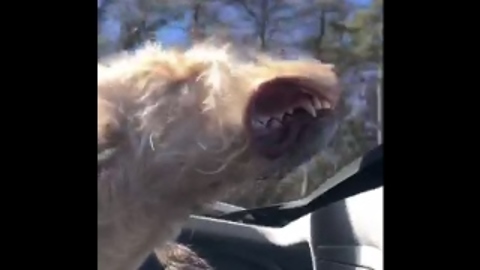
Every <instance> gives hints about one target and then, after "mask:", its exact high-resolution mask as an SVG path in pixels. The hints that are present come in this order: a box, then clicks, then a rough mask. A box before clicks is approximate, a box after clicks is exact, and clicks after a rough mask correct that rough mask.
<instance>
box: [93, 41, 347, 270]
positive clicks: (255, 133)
mask: <svg viewBox="0 0 480 270" xmlns="http://www.w3.org/2000/svg"><path fill="white" fill-rule="evenodd" d="M287 97H291V98H287ZM339 97H340V90H339V87H338V82H337V77H336V75H335V73H334V71H333V66H332V65H329V64H323V63H320V62H319V61H316V60H309V59H301V60H296V61H294V60H289V61H287V60H278V59H274V58H270V57H268V56H266V55H260V54H259V55H258V57H256V58H255V59H253V60H251V61H248V62H246V61H245V62H244V61H242V57H241V55H236V54H235V52H234V50H233V48H232V47H231V46H215V45H212V44H199V45H196V46H194V47H193V48H191V49H189V50H186V51H180V50H173V49H171V50H167V49H163V48H162V47H161V46H159V45H156V44H153V43H150V44H147V45H146V46H145V47H144V48H142V49H139V50H137V51H136V52H133V53H130V54H123V55H119V56H118V57H116V58H112V59H110V60H109V61H106V62H105V63H99V64H98V108H97V109H98V124H97V125H98V126H97V143H98V179H97V181H98V268H99V269H100V270H114V269H115V270H120V269H122V270H134V269H137V268H138V267H139V265H140V264H141V263H142V261H143V260H144V259H145V258H146V257H147V255H148V254H149V253H150V252H152V251H153V249H154V248H155V247H161V246H162V245H163V244H164V243H166V242H167V241H169V240H172V239H174V238H175V236H176V234H177V233H178V231H179V230H180V229H181V225H182V223H183V222H184V221H185V220H186V219H187V217H188V215H189V214H190V213H191V212H192V211H194V210H195V209H198V208H199V207H202V206H203V205H205V204H206V203H208V202H211V201H214V200H217V199H220V198H221V196H222V195H223V194H225V193H226V191H228V190H230V189H231V188H234V187H238V186H240V185H242V184H244V183H247V182H249V181H250V182H251V181H258V180H259V179H262V180H264V181H267V180H270V181H279V180H281V179H282V178H283V177H284V176H285V175H286V174H288V173H289V172H290V171H292V170H293V169H295V168H296V167H298V166H300V165H301V164H303V163H305V162H306V161H308V160H309V159H310V158H311V156H313V155H314V154H315V153H317V152H318V151H320V150H321V148H322V147H323V146H324V145H325V144H326V143H327V142H328V140H329V139H330V138H331V136H332V134H333V133H334V130H335V126H336V123H337V120H336V117H335V107H336V104H337V103H338V99H339ZM294 100H295V102H294ZM275 117H276V118H275ZM265 119H266V120H265ZM264 120H265V121H264ZM262 121H263V122H262ZM259 123H260V125H259Z"/></svg>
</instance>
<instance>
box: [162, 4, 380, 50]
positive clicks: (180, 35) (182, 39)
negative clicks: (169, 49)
mask: <svg viewBox="0 0 480 270" xmlns="http://www.w3.org/2000/svg"><path fill="white" fill-rule="evenodd" d="M351 1H352V2H353V3H355V4H358V5H362V6H363V5H369V4H370V3H371V0H351ZM229 11H231V10H229ZM229 13H230V12H229ZM230 15H232V16H235V14H229V16H230ZM188 21H189V18H188V15H187V16H185V17H184V18H183V19H182V20H179V21H177V22H175V23H174V25H173V26H166V27H163V28H162V29H160V30H159V31H158V32H157V39H158V40H159V41H160V42H162V44H163V45H165V46H172V45H187V43H188V35H187V33H186V32H185V31H184V30H183V29H185V28H186V27H187V25H188ZM182 28H183V29H182Z"/></svg>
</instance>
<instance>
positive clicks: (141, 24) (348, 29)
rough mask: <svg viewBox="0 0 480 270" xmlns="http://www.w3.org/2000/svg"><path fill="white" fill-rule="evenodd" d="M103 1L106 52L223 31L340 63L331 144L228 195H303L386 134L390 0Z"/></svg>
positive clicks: (254, 201)
mask: <svg viewBox="0 0 480 270" xmlns="http://www.w3.org/2000/svg"><path fill="white" fill-rule="evenodd" d="M97 1H98V30H99V31H98V55H99V57H106V56H108V55H110V54H112V53H115V52H118V51H123V50H130V49H133V48H136V47H137V46H140V45H142V44H143V43H144V42H145V41H147V40H155V41H157V42H160V43H161V44H163V45H164V46H173V47H177V46H178V47H188V46H190V45H191V44H192V43H193V42H195V41H199V40H203V39H205V38H208V37H215V38H216V39H219V40H223V41H228V42H231V43H234V44H236V45H239V46H240V47H244V48H257V49H260V50H263V51H267V52H269V53H271V54H275V55H278V56H279V57H285V58H295V57H298V56H305V55H308V56H312V57H314V58H317V59H320V60H321V61H324V62H328V63H333V64H334V65H335V66H336V69H337V70H338V74H339V76H340V79H341V82H342V89H343V99H342V103H341V106H340V111H339V113H340V115H341V121H340V122H339V127H338V131H337V134H336V136H335V137H334V139H333V141H332V142H331V143H330V145H329V146H328V148H327V149H324V150H322V151H321V152H320V153H319V154H318V155H316V156H315V157H314V158H313V159H312V160H311V161H310V162H309V163H307V164H305V165H304V166H302V167H300V168H299V169H298V170H296V171H295V172H294V173H292V174H291V175H289V176H288V177H286V178H285V179H284V181H282V182H280V183H278V182H272V181H258V182H255V183H252V184H251V185H249V186H245V187H242V188H241V189H237V190H234V191H232V192H231V193H230V194H228V196H226V197H225V199H224V200H223V202H226V203H230V204H233V205H235V206H238V207H245V208H251V207H260V206H265V205H270V204H273V203H279V202H285V201H290V200H295V199H299V198H302V197H304V196H306V195H308V194H309V193H311V192H312V191H313V190H315V189H317V188H318V187H319V186H320V185H322V183H323V182H324V181H325V180H326V179H328V178H329V177H331V176H332V175H334V174H335V173H336V172H337V171H338V170H340V169H341V168H342V167H343V166H345V165H346V164H348V163H349V162H351V161H352V160H354V159H355V158H357V157H359V156H361V155H363V154H364V153H366V152H367V151H368V150H370V149H372V148H373V147H375V146H376V145H378V144H379V143H381V141H382V126H383V119H382V110H381V108H382V102H381V101H382V95H383V86H382V46H383V0H212V1H206V0H203V1H199V0H175V1H173V0H171V1H169V0H166V1H155V0H128V1H127V0H116V1H113V0H97ZM222 207H223V208H222ZM222 207H220V208H221V209H227V208H228V206H225V205H224V206H222ZM220 208H219V209H220ZM221 209H220V210H218V211H223V210H221ZM228 209H234V208H228ZM235 209H237V208H235ZM215 211H217V210H215Z"/></svg>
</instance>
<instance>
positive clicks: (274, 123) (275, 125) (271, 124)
mask: <svg viewBox="0 0 480 270" xmlns="http://www.w3.org/2000/svg"><path fill="white" fill-rule="evenodd" d="M281 126H282V123H281V122H280V121H278V120H277V119H276V118H273V119H272V120H270V122H269V125H268V127H269V128H279V127H281Z"/></svg>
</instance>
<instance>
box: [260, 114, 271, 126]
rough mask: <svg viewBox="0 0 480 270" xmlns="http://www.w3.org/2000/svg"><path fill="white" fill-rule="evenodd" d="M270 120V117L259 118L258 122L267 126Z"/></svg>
mask: <svg viewBox="0 0 480 270" xmlns="http://www.w3.org/2000/svg"><path fill="white" fill-rule="evenodd" d="M270 118H271V117H270V116H259V117H257V121H258V122H260V123H261V124H262V125H266V124H267V123H268V121H269V120H270Z"/></svg>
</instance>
